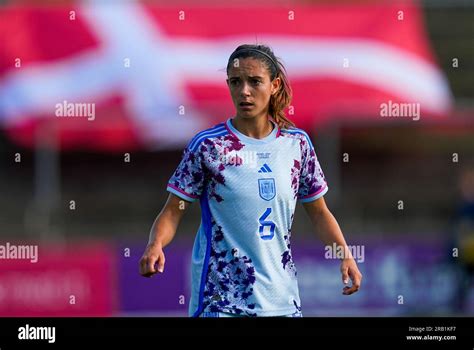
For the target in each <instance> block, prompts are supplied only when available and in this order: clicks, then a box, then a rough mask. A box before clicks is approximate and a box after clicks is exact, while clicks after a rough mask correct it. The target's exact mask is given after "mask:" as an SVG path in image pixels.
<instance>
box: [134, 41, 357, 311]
mask: <svg viewBox="0 0 474 350" xmlns="http://www.w3.org/2000/svg"><path fill="white" fill-rule="evenodd" d="M227 76H228V77H227V85H228V87H229V90H230V95H231V97H232V101H233V103H234V105H235V108H236V114H235V116H234V117H233V118H229V119H227V120H226V121H225V122H222V123H220V124H217V125H216V126H214V127H212V128H210V129H207V130H204V131H201V132H200V133H198V134H196V136H194V138H193V139H191V141H190V142H189V144H188V145H187V147H186V149H185V151H184V154H183V158H182V160H181V163H180V164H179V166H178V168H177V169H176V171H175V172H174V174H173V175H172V176H171V178H170V180H169V183H168V186H167V190H168V191H169V192H170V194H169V197H168V200H167V202H166V204H165V206H164V208H163V209H162V211H161V212H160V214H159V215H158V217H157V218H156V220H155V222H154V224H153V226H152V229H151V232H150V238H149V242H148V245H147V247H146V249H145V252H144V254H143V257H142V258H141V260H140V273H141V274H142V275H143V276H145V277H151V276H152V275H154V274H155V273H157V272H163V269H164V266H165V254H164V252H163V249H164V247H166V246H167V245H168V244H169V243H170V242H171V240H172V239H173V237H174V235H175V232H176V229H177V227H178V224H179V222H180V220H181V217H182V216H183V213H184V211H185V209H186V208H187V207H188V206H189V203H190V202H194V201H195V200H197V199H199V201H200V204H201V212H202V217H201V225H200V227H199V230H198V233H197V236H196V238H195V242H194V248H193V253H192V291H191V292H192V295H191V300H190V305H189V313H190V315H191V316H195V317H199V316H201V317H203V316H207V317H225V316H236V315H241V316H301V306H300V297H299V292H298V284H297V279H296V269H295V264H294V262H293V257H292V254H291V249H290V237H291V225H292V221H293V214H294V211H295V206H296V201H297V200H299V201H300V202H302V203H303V205H304V208H305V209H306V212H307V213H308V215H309V217H310V219H311V221H312V223H313V225H314V227H315V229H316V232H317V233H318V234H319V236H320V238H321V239H322V241H323V242H324V243H325V244H327V245H331V246H332V245H333V244H334V243H335V244H336V245H337V246H338V247H343V249H345V250H346V252H347V254H346V255H345V256H344V258H343V259H342V262H341V273H342V280H343V283H344V284H348V283H349V278H350V279H351V280H352V286H345V287H344V288H343V294H346V295H349V294H352V293H354V292H356V291H357V290H358V289H359V287H360V283H361V279H362V275H361V273H360V272H359V270H358V268H357V265H356V263H355V260H354V258H353V257H352V256H351V255H350V251H349V249H348V247H347V244H346V242H345V239H344V236H343V234H342V232H341V230H340V228H339V225H338V223H337V222H336V220H335V218H334V217H333V215H332V214H331V212H330V211H329V209H328V208H327V206H326V204H325V201H324V198H323V196H324V194H325V193H326V192H327V191H328V187H327V184H326V180H325V177H324V174H323V172H322V170H321V167H320V165H319V162H318V160H317V157H316V154H315V150H314V147H313V145H312V143H311V140H310V138H309V137H308V135H307V134H306V133H305V132H304V131H303V130H301V129H297V128H295V127H294V124H293V123H292V122H291V121H290V120H289V119H288V118H287V117H286V116H285V113H284V112H283V110H284V109H285V108H286V107H288V106H289V104H290V102H291V89H290V86H289V83H288V80H287V77H286V71H285V68H284V66H283V65H282V63H281V61H280V60H279V59H278V58H277V57H275V55H274V53H273V52H272V50H271V49H270V48H269V47H267V46H265V45H241V46H239V47H237V49H236V50H235V51H234V52H233V53H232V54H231V56H230V58H229V61H228V63H227Z"/></svg>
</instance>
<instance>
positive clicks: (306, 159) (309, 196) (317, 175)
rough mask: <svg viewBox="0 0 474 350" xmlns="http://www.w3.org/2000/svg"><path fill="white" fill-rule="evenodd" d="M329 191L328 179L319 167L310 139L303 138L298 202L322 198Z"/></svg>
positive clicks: (305, 136)
mask: <svg viewBox="0 0 474 350" xmlns="http://www.w3.org/2000/svg"><path fill="white" fill-rule="evenodd" d="M327 191H328V186H327V183H326V178H325V177H324V173H323V170H322V169H321V166H320V165H319V161H318V158H317V156H316V152H315V150H314V147H313V145H312V143H311V140H310V139H309V137H308V136H307V135H306V134H305V135H304V137H302V138H301V171H300V179H299V187H298V200H299V201H300V202H302V203H307V202H312V201H314V200H316V199H318V198H321V197H322V196H324V195H325V194H326V192H327Z"/></svg>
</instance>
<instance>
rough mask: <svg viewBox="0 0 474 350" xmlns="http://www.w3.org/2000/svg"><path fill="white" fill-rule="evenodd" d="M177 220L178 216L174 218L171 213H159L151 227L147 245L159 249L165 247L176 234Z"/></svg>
mask: <svg viewBox="0 0 474 350" xmlns="http://www.w3.org/2000/svg"><path fill="white" fill-rule="evenodd" d="M179 220H180V216H176V215H175V214H173V213H172V212H171V211H163V212H161V213H160V214H159V215H158V216H157V218H156V219H155V221H154V223H153V225H152V227H151V230H150V237H149V240H148V245H149V246H160V247H161V248H164V247H165V246H167V245H168V244H169V243H170V242H171V241H172V240H173V238H174V236H175V234H176V230H177V229H178V224H179Z"/></svg>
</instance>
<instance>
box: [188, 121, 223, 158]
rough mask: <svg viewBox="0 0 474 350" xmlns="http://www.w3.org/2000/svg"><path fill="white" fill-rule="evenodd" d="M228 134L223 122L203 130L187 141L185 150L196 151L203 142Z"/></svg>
mask: <svg viewBox="0 0 474 350" xmlns="http://www.w3.org/2000/svg"><path fill="white" fill-rule="evenodd" d="M228 133H229V131H228V129H227V127H226V125H225V123H224V122H222V123H219V124H216V125H214V126H213V127H211V128H207V129H204V130H202V131H200V132H198V133H197V134H196V135H194V137H193V138H192V139H191V141H189V143H188V146H187V149H189V150H190V151H193V152H194V151H196V150H197V149H198V147H199V145H201V144H202V143H203V142H204V141H205V140H208V139H212V138H214V137H220V136H224V135H227V134H228Z"/></svg>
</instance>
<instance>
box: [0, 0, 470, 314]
mask: <svg viewBox="0 0 474 350" xmlns="http://www.w3.org/2000/svg"><path fill="white" fill-rule="evenodd" d="M473 23H474V3H473V2H472V1H459V0H456V1H455V0H443V1H442V0H438V1H422V2H414V1H396V2H394V1H390V2H388V1H310V0H301V1H270V0H265V1H264V0H260V1H243V2H241V1H233V2H232V3H225V2H221V1H207V2H205V4H204V3H201V4H200V5H199V6H198V5H196V4H194V3H193V2H191V1H179V2H173V5H170V4H169V3H167V2H153V1H146V2H138V1H137V2H134V1H117V2H111V1H104V2H100V1H91V2H86V1H84V2H82V1H80V2H79V1H43V2H41V3H40V2H38V1H0V42H1V46H0V127H1V132H0V164H1V167H0V188H1V192H0V193H1V196H0V212H1V215H0V245H6V244H7V243H10V244H17V245H38V247H39V248H38V249H39V255H38V261H37V262H36V263H32V262H30V261H28V260H8V259H2V260H0V316H140V315H150V316H151V315H152V316H185V315H186V314H187V306H188V296H189V274H188V266H189V259H190V254H191V248H192V241H193V238H194V235H195V232H196V230H197V228H198V225H199V220H200V209H199V205H198V204H194V205H193V206H192V207H191V208H190V210H189V211H188V212H187V213H186V214H185V217H184V220H183V221H182V223H181V226H180V227H179V230H178V232H177V236H176V239H175V241H174V242H173V243H172V244H171V245H170V246H169V248H167V249H166V250H165V252H166V254H167V265H166V268H165V273H164V275H162V276H160V277H155V278H153V279H144V278H142V277H140V276H139V274H138V260H139V258H140V256H141V254H142V252H143V249H144V248H145V245H146V242H147V239H148V233H149V230H150V227H151V224H152V222H153V220H154V218H155V216H156V215H157V214H158V212H159V210H160V209H161V208H162V206H163V204H164V202H165V199H166V197H167V192H165V187H166V182H167V180H168V178H169V177H170V176H171V174H172V172H173V171H174V169H175V167H176V165H177V164H178V162H179V160H180V157H181V154H182V150H183V148H184V146H185V145H186V143H187V141H188V140H189V139H190V138H191V136H192V135H193V134H194V133H195V132H197V131H199V130H201V129H203V128H206V127H209V126H212V125H214V124H216V123H217V122H220V121H222V120H225V119H226V118H228V117H229V116H231V115H232V114H233V108H232V104H231V100H230V97H229V96H228V94H227V90H226V86H225V71H224V67H225V65H226V62H227V58H228V56H229V55H230V53H231V52H232V50H233V49H234V48H235V47H237V46H238V45H239V44H241V43H255V42H261V43H265V44H268V45H270V46H271V47H272V48H273V49H274V50H275V53H276V55H277V56H279V57H281V58H282V59H283V61H284V62H285V63H286V65H287V70H288V74H289V78H290V81H291V83H292V86H293V89H294V95H295V96H294V102H293V104H292V107H291V108H292V110H291V111H289V117H291V118H292V119H293V120H294V121H295V122H296V123H297V126H299V127H301V128H304V129H305V130H306V131H308V133H310V134H311V136H312V138H313V142H314V144H315V147H316V151H317V154H318V157H319V160H320V162H321V165H322V167H323V170H324V171H325V174H326V177H327V179H328V183H329V188H330V190H329V192H328V194H327V195H326V196H325V198H326V201H327V203H328V205H329V207H330V209H331V210H332V212H333V213H334V215H335V216H336V218H337V219H338V222H339V224H340V225H341V227H342V229H343V232H344V233H345V235H346V238H347V240H348V242H349V244H351V245H360V246H363V247H364V248H365V256H364V259H363V261H361V262H360V263H359V266H360V269H361V271H362V273H363V275H364V281H363V288H362V289H361V291H360V292H359V293H357V294H355V295H353V296H351V297H344V296H343V295H342V294H341V289H342V284H341V282H340V274H339V264H338V263H337V261H335V260H328V259H325V258H324V247H323V246H322V243H321V242H319V241H318V240H316V239H315V238H314V237H315V235H314V232H313V230H312V228H311V225H310V222H309V219H308V218H307V217H306V215H305V213H304V210H303V209H302V207H301V205H298V207H297V212H296V214H295V220H294V225H293V247H294V248H293V249H294V255H295V259H296V263H297V267H298V274H299V283H300V289H301V296H302V299H303V311H304V314H305V315H306V316H336V315H338V316H339V315H343V316H350V315H363V316H413V315H429V316H442V315H461V316H463V315H473V314H474V293H473V290H474V289H473V288H472V287H473V284H472V283H473V277H472V274H473V271H474V267H473V266H474V243H473V242H474V209H473V206H474V204H473V203H474V122H473V121H474V119H473V118H474V96H473V89H472V88H473V83H474V50H473V48H474V45H473V44H474V42H473V38H474V28H473ZM64 101H67V102H68V103H88V104H93V105H94V108H95V115H94V118H85V117H77V116H75V117H72V116H71V117H58V116H57V115H56V105H57V104H63V102H64ZM388 101H392V102H394V103H418V104H419V105H420V106H421V115H420V118H419V120H415V119H416V118H414V117H413V116H412V117H410V116H408V117H403V118H402V117H398V118H397V117H383V116H382V115H381V105H382V104H383V103H388ZM88 119H91V120H88ZM92 119H93V120H92Z"/></svg>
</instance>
